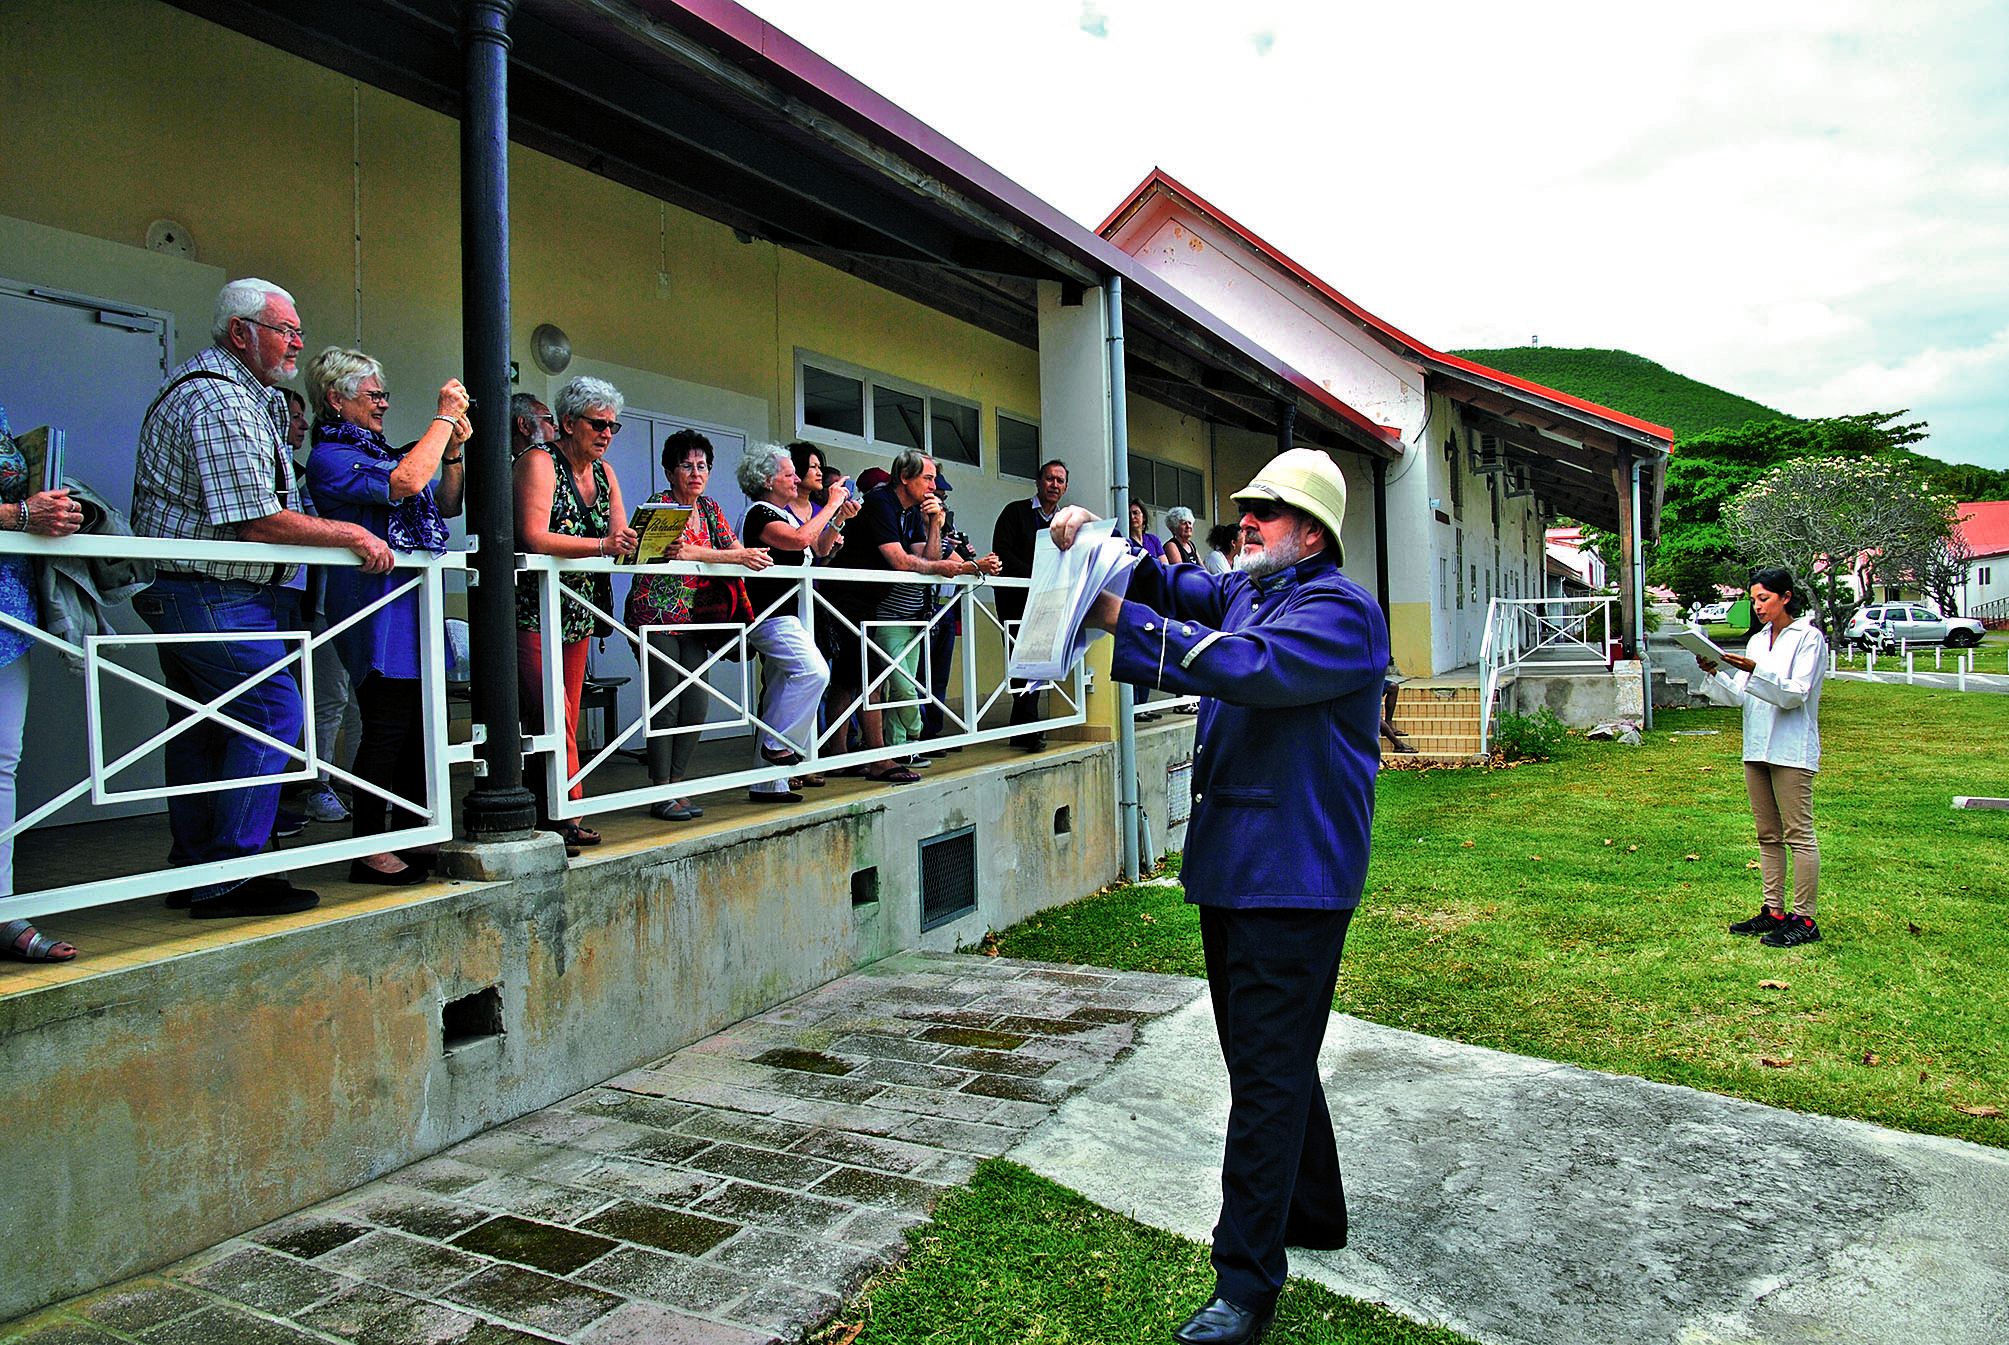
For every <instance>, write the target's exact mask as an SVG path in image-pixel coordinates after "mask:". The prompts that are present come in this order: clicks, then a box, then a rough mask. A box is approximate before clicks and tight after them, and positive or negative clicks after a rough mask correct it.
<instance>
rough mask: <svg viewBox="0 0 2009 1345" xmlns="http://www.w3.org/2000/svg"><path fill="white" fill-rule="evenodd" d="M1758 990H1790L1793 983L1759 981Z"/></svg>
mask: <svg viewBox="0 0 2009 1345" xmlns="http://www.w3.org/2000/svg"><path fill="white" fill-rule="evenodd" d="M1758 988H1759V989H1760V990H1791V989H1792V988H1793V983H1792V982H1791V981H1760V982H1758Z"/></svg>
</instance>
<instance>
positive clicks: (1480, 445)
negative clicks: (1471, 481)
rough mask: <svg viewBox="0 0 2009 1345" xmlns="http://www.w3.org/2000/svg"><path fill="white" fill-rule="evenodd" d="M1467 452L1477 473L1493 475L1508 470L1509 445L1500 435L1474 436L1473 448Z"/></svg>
mask: <svg viewBox="0 0 2009 1345" xmlns="http://www.w3.org/2000/svg"><path fill="white" fill-rule="evenodd" d="M1466 452H1467V453H1469V454H1470V455H1471V466H1472V470H1473V471H1475V472H1479V473H1492V472H1504V471H1506V470H1507V444H1506V441H1505V440H1503V439H1501V438H1500V437H1499V436H1498V435H1492V434H1476V435H1473V436H1472V443H1471V446H1470V447H1469V448H1468V449H1467V450H1466Z"/></svg>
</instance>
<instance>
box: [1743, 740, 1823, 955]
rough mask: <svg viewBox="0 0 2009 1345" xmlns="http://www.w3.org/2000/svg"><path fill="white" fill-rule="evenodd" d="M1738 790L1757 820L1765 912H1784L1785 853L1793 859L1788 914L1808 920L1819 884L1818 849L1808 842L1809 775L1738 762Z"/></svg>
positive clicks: (1765, 764)
mask: <svg viewBox="0 0 2009 1345" xmlns="http://www.w3.org/2000/svg"><path fill="white" fill-rule="evenodd" d="M1744 787H1745V788H1746V789H1747V790H1749V791H1750V794H1751V816H1752V817H1754V818H1756V819H1757V822H1758V869H1759V872H1760V873H1761V874H1762V875H1763V876H1764V879H1765V909H1766V910H1768V911H1784V910H1785V908H1786V852H1787V851H1789V850H1790V851H1791V852H1792V855H1793V914H1794V915H1803V916H1805V917H1806V918H1807V919H1809V920H1811V919H1813V918H1814V899H1815V895H1816V892H1817V889H1818V888H1819V886H1820V881H1821V847H1820V844H1819V842H1817V841H1815V840H1814V773H1813V772H1812V771H1809V770H1802V769H1801V768H1800V767H1798V766H1774V765H1772V764H1771V763H1769V762H1764V761H1747V762H1745V763H1744Z"/></svg>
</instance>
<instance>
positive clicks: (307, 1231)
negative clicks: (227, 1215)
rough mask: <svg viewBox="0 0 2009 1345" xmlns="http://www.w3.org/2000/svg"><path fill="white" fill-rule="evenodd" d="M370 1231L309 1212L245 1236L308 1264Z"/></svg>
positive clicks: (365, 1226)
mask: <svg viewBox="0 0 2009 1345" xmlns="http://www.w3.org/2000/svg"><path fill="white" fill-rule="evenodd" d="M475 1171H477V1172H481V1173H482V1175H483V1176H489V1175H491V1174H489V1173H488V1172H486V1171H484V1170H483V1169H480V1168H476V1169H475ZM369 1231H370V1229H369V1225H367V1224H360V1223H356V1222H354V1221H352V1220H348V1219H340V1218H336V1217H335V1216H333V1215H328V1214H321V1213H318V1212H312V1211H310V1212H308V1213H305V1214H295V1215H292V1216H291V1217H289V1218H285V1219H281V1220H279V1221H278V1222H277V1223H271V1224H267V1225H265V1227H263V1228H261V1229H259V1230H257V1231H256V1232H253V1233H247V1234H245V1235H244V1236H245V1237H246V1238H248V1239H250V1240H251V1241H252V1242H256V1243H260V1244H262V1245H263V1246H266V1247H270V1248H272V1249H273V1250H275V1251H281V1252H285V1253H286V1254H287V1255H288V1256H297V1257H299V1258H300V1259H301V1260H303V1261H311V1260H313V1259H314V1258H315V1257H317V1256H319V1255H320V1254H321V1253H323V1252H330V1251H333V1250H334V1249H335V1248H337V1247H340V1246H342V1245H343V1244H344V1243H350V1242H354V1241H355V1240H356V1239H357V1238H360V1237H362V1236H363V1235H364V1234H366V1233H368V1232H369Z"/></svg>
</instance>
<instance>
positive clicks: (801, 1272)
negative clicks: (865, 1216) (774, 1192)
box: [706, 1228, 881, 1294]
mask: <svg viewBox="0 0 2009 1345" xmlns="http://www.w3.org/2000/svg"><path fill="white" fill-rule="evenodd" d="M706 1259H707V1260H709V1261H711V1262H712V1263H713V1264H715V1265H721V1266H727V1267H730V1268H731V1269H733V1270H737V1271H741V1272H743V1273H745V1274H747V1275H751V1276H752V1277H753V1278H754V1279H755V1280H757V1281H759V1282H760V1283H762V1284H765V1283H767V1282H768V1281H769V1280H774V1279H783V1280H790V1281H792V1282H794V1283H796V1284H802V1285H808V1286H810V1287H811V1288H826V1289H833V1290H835V1291H836V1292H837V1293H839V1294H848V1293H850V1292H851V1291H852V1290H853V1289H856V1288H857V1287H858V1286H859V1285H861V1284H863V1283H864V1282H865V1277H866V1276H867V1275H869V1274H871V1273H872V1272H873V1271H874V1270H876V1269H878V1268H879V1266H880V1264H881V1260H880V1258H879V1257H878V1256H876V1255H874V1254H873V1253H871V1252H869V1251H867V1250H866V1249H864V1248H862V1247H855V1246H852V1245H850V1244H848V1243H843V1242H823V1241H820V1240H818V1239H815V1238H799V1237H794V1236H791V1235H790V1234H787V1233H780V1232H776V1231H775V1230H774V1229H771V1228H749V1229H747V1230H746V1231H744V1232H742V1233H741V1234H740V1235H739V1236H738V1237H736V1238H734V1239H733V1240H732V1241H730V1242H728V1243H726V1244H725V1245H724V1246H722V1247H719V1248H718V1249H716V1250H715V1251H713V1252H712V1253H711V1255H710V1256H708V1257H707V1258H706Z"/></svg>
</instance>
